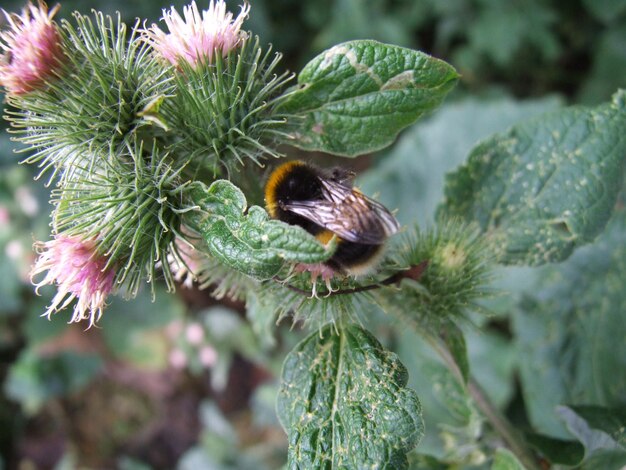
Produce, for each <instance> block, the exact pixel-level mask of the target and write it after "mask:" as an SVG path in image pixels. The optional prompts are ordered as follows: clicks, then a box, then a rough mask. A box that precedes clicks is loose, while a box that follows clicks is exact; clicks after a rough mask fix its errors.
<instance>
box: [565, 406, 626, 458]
mask: <svg viewBox="0 0 626 470" xmlns="http://www.w3.org/2000/svg"><path fill="white" fill-rule="evenodd" d="M558 413H559V415H560V416H561V418H562V419H563V421H564V422H565V425H566V426H567V429H568V430H569V432H570V433H572V434H573V435H574V436H576V437H577V438H578V440H579V441H580V442H582V444H583V445H584V446H585V449H586V451H587V454H592V453H594V452H595V451H596V450H598V449H608V450H615V449H617V450H619V449H620V448H621V450H622V451H624V450H626V411H624V407H623V406H622V407H619V408H605V407H602V406H593V405H582V406H581V405H579V406H560V407H559V408H558Z"/></svg>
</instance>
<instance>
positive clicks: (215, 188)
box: [187, 180, 335, 279]
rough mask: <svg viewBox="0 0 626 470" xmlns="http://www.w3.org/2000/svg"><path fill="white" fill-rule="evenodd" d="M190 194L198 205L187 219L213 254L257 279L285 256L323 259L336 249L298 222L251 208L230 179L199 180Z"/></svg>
mask: <svg viewBox="0 0 626 470" xmlns="http://www.w3.org/2000/svg"><path fill="white" fill-rule="evenodd" d="M189 196H190V197H191V199H192V200H193V201H194V203H195V204H197V205H198V206H199V207H200V210H199V211H192V212H189V213H188V214H187V217H188V221H189V223H190V224H191V226H192V227H194V228H195V229H196V230H197V231H198V232H199V233H200V234H201V235H202V237H203V238H204V240H205V241H206V243H207V247H208V250H209V252H210V253H211V255H213V256H214V257H215V258H216V259H218V260H219V261H220V262H221V263H223V264H225V265H226V266H228V267H231V268H233V269H236V270H238V271H240V272H242V273H244V274H248V275H250V276H253V277H255V278H257V279H269V278H271V277H273V276H274V275H276V274H277V273H278V271H279V270H280V268H281V267H282V265H283V263H284V262H285V261H290V262H300V263H318V262H322V261H325V260H327V259H328V258H329V257H330V256H331V255H332V252H333V250H334V248H335V244H334V243H330V244H329V245H327V246H324V245H322V244H320V243H319V242H318V241H317V240H316V239H315V237H313V236H312V235H310V234H309V233H308V232H306V231H305V230H304V229H302V228H300V227H297V226H295V225H287V224H285V223H283V222H281V221H279V220H272V219H270V218H269V216H268V215H267V213H266V212H265V210H264V209H262V208H261V207H259V206H251V207H247V203H246V198H245V196H244V194H243V193H242V192H241V190H240V189H239V188H237V187H236V186H234V185H233V184H232V183H231V182H229V181H227V180H217V181H215V182H214V183H213V184H211V186H210V187H209V188H207V187H206V186H205V185H204V184H202V183H195V184H194V185H193V186H192V188H191V189H190V191H189Z"/></svg>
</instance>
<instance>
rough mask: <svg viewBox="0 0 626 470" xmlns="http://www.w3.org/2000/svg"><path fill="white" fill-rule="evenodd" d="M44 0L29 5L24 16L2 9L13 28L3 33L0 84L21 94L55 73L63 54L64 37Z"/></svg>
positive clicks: (0, 41)
mask: <svg viewBox="0 0 626 470" xmlns="http://www.w3.org/2000/svg"><path fill="white" fill-rule="evenodd" d="M59 7H60V5H57V6H55V7H54V8H53V9H52V10H51V11H48V7H46V5H45V4H44V3H39V6H35V5H33V4H28V5H27V6H26V7H25V8H24V9H23V10H22V15H21V16H20V15H17V14H15V13H7V12H6V11H5V10H2V12H3V13H4V16H5V17H6V19H7V22H8V23H9V25H10V28H9V29H8V30H7V31H3V32H0V52H1V53H2V55H0V85H2V86H4V87H5V88H6V90H7V91H8V92H9V93H13V94H15V95H21V94H24V93H28V92H30V91H33V90H36V89H37V88H40V87H41V86H42V85H43V84H44V83H45V81H46V79H48V78H50V77H51V76H52V75H53V72H54V70H55V69H56V68H57V67H58V64H59V63H60V61H61V58H62V56H63V51H62V48H61V38H60V36H59V31H58V30H57V27H56V24H55V23H53V22H52V17H53V16H54V15H55V13H56V12H57V11H58V10H59Z"/></svg>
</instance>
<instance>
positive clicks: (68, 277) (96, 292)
mask: <svg viewBox="0 0 626 470" xmlns="http://www.w3.org/2000/svg"><path fill="white" fill-rule="evenodd" d="M35 248H36V249H37V251H38V253H39V259H38V260H37V262H36V263H35V266H34V267H33V270H32V272H31V279H32V278H33V277H34V276H36V275H38V274H40V273H43V272H47V273H46V275H45V277H44V278H43V279H42V280H41V281H39V282H35V281H32V282H33V284H34V285H35V286H36V287H37V288H39V287H41V286H43V285H46V284H56V285H57V294H56V295H55V296H54V298H53V299H52V303H51V304H50V306H49V307H48V310H47V311H46V313H45V315H47V316H48V317H50V315H52V314H53V313H54V312H56V311H58V310H61V309H63V308H65V307H67V306H68V305H69V304H70V303H71V302H72V300H74V299H77V303H76V305H75V307H74V315H73V316H72V319H71V322H79V321H81V320H89V326H90V327H91V326H93V325H94V324H95V323H96V322H97V321H98V319H99V318H100V316H101V315H102V310H103V309H104V307H105V302H106V299H107V297H108V296H109V294H110V293H111V291H112V290H113V285H114V281H115V271H114V270H113V269H111V267H109V266H108V260H107V258H106V257H104V256H101V255H99V254H98V253H97V251H96V241H95V240H82V239H81V238H79V237H68V236H64V235H57V236H56V237H55V238H54V239H52V240H50V241H48V242H46V243H37V244H36V245H35Z"/></svg>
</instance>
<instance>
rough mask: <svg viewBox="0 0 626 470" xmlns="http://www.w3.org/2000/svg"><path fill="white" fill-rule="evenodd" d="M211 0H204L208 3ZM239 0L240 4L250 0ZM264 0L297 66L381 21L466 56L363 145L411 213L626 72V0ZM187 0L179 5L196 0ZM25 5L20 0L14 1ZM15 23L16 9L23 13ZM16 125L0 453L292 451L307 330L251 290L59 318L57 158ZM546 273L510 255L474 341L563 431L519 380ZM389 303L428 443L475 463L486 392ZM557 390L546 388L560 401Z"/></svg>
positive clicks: (405, 42)
mask: <svg viewBox="0 0 626 470" xmlns="http://www.w3.org/2000/svg"><path fill="white" fill-rule="evenodd" d="M206 3H207V2H204V1H203V0H200V1H199V2H198V4H199V6H200V8H203V7H205V6H206ZM228 3H229V5H230V8H231V10H232V11H238V4H237V2H228ZM250 3H251V7H252V8H251V14H250V18H249V20H248V22H247V23H246V25H247V27H248V28H249V29H252V30H253V31H254V32H255V33H256V34H258V35H259V36H260V37H261V39H262V41H264V42H267V43H272V44H273V46H274V49H275V50H276V51H281V52H282V53H283V54H284V61H283V65H284V67H286V68H289V69H291V70H293V71H297V70H299V69H300V68H301V67H302V66H303V65H304V64H305V63H306V62H307V61H308V60H309V59H311V58H312V57H313V56H314V55H315V54H317V53H318V52H320V51H322V50H324V49H326V48H328V47H330V46H332V45H334V44H336V43H338V42H342V41H345V40H349V39H356V38H361V39H365V38H370V39H377V40H380V41H384V42H389V43H394V44H399V45H402V46H407V47H411V48H416V49H420V50H423V51H425V52H428V53H430V54H432V55H435V56H437V57H439V58H442V59H444V60H446V61H448V62H450V63H451V64H452V65H454V66H455V67H456V68H457V69H458V70H459V72H460V73H461V74H462V79H461V81H460V83H459V86H458V87H457V90H456V91H455V92H454V93H453V95H452V97H451V98H449V99H448V100H447V103H446V104H445V105H444V106H443V107H442V108H441V109H440V110H438V111H437V112H436V113H435V114H434V115H433V116H431V117H429V118H427V119H426V120H423V121H422V122H420V123H418V124H417V125H416V126H414V127H413V128H410V129H408V130H406V131H405V132H404V133H403V134H402V135H401V137H400V139H399V141H398V142H397V144H396V145H395V146H394V147H392V148H391V149H387V150H385V151H383V152H381V153H380V154H378V155H373V156H368V157H365V158H363V159H360V160H359V161H360V162H361V163H360V164H359V166H360V167H363V168H369V171H367V172H365V173H364V174H363V175H362V177H361V181H360V183H361V185H362V186H364V187H365V189H366V190H367V192H368V193H374V192H379V193H380V195H381V200H382V201H383V202H385V203H386V204H388V205H389V206H390V207H394V208H398V209H399V217H400V219H401V221H402V222H403V223H412V222H419V223H420V224H428V223H429V222H430V221H431V219H432V214H433V211H434V207H435V205H436V204H437V202H438V201H439V200H440V199H441V195H442V182H443V175H444V174H445V172H447V171H450V170H451V169H453V168H454V167H455V166H456V165H458V164H459V163H460V162H461V161H463V159H464V158H465V157H466V156H467V154H468V153H469V150H470V149H471V147H472V145H473V144H474V143H475V142H476V141H477V140H479V139H481V138H483V137H486V136H487V135H489V134H490V133H492V132H496V131H500V130H503V129H505V128H506V127H507V126H508V125H511V124H512V123H514V122H515V121H517V120H520V119H523V118H525V117H528V116H532V115H535V114H537V113H539V112H542V111H544V110H547V109H553V108H555V107H558V106H562V105H563V104H596V103H600V102H603V101H606V100H608V99H609V98H610V96H611V94H612V93H614V92H615V90H616V89H617V88H618V87H620V86H621V87H626V1H624V0H621V1H620V0H515V1H503V0H316V1H312V0H311V1H310V0H251V1H250ZM174 4H175V5H176V6H177V7H178V8H179V9H180V8H181V7H182V5H184V2H180V1H178V2H175V3H174ZM22 6H23V2H13V1H6V0H3V1H2V4H1V7H2V8H4V9H5V10H7V11H17V10H19V9H20V8H21V7H22ZM169 6H170V4H169V3H162V2H155V1H153V0H143V1H140V0H126V1H120V0H106V1H104V0H103V1H76V0H75V1H65V2H63V4H62V10H61V13H60V15H59V16H64V17H69V15H70V13H71V12H72V11H73V10H75V9H78V10H80V11H81V12H83V13H86V12H88V10H90V9H92V8H95V9H98V10H102V11H104V12H105V13H109V14H113V13H114V12H115V11H118V10H119V11H120V12H121V14H122V18H123V19H124V20H125V21H127V22H133V21H134V18H136V17H140V18H142V19H147V21H148V23H151V22H154V21H157V20H158V19H159V17H160V16H161V9H162V8H165V7H169ZM179 11H180V10H179ZM0 25H2V27H5V26H6V22H5V21H4V18H2V19H0ZM3 106H6V105H5V104H3ZM2 126H3V132H2V133H0V279H1V282H0V380H1V382H2V390H1V394H0V453H1V458H0V468H20V469H31V468H33V469H34V468H37V469H39V468H42V469H46V468H57V469H65V468H76V467H81V468H121V469H150V468H155V469H158V468H181V469H187V468H189V469H192V468H193V469H247V468H249V469H262V468H267V469H273V468H278V467H280V466H281V465H282V464H283V462H284V459H285V453H286V446H287V442H286V438H285V436H284V433H283V431H282V429H281V428H280V426H279V424H278V422H277V420H276V417H275V413H274V399H275V394H276V390H277V379H276V377H277V375H278V374H279V373H280V366H281V361H282V358H283V357H284V355H285V353H286V352H287V351H288V350H289V349H290V348H291V347H293V345H294V344H295V343H296V342H297V341H298V339H299V338H300V337H301V334H300V332H299V331H297V330H295V329H294V330H291V329H290V328H289V325H286V324H283V325H281V326H280V327H279V328H278V331H277V333H276V334H275V336H274V337H269V336H268V334H267V332H256V331H253V329H252V327H251V326H250V325H249V324H248V323H247V322H246V320H245V307H244V305H242V304H239V303H233V302H229V301H226V300H224V301H219V302H218V301H216V300H214V299H212V298H211V297H210V295H209V293H208V292H206V291H205V292H200V291H197V290H195V289H185V288H181V289H180V290H179V292H177V294H176V295H169V294H166V293H165V292H159V295H158V298H157V301H156V302H154V303H152V302H151V301H150V299H149V294H148V292H143V294H142V295H140V296H139V298H138V299H136V300H134V301H130V302H124V301H122V300H120V299H114V300H113V301H112V302H111V305H110V306H109V308H108V309H107V310H106V312H105V315H104V317H103V320H102V322H101V324H100V328H92V329H91V330H88V331H84V326H83V325H67V324H66V321H67V320H68V318H69V314H70V313H69V312H67V311H66V312H62V313H59V314H57V315H56V316H55V317H53V318H52V320H51V321H48V320H46V319H45V318H41V317H40V315H41V313H43V312H44V311H45V306H46V305H48V303H49V300H50V298H51V295H52V292H53V290H52V289H42V290H41V296H39V297H38V296H35V295H34V292H33V287H32V285H31V284H30V281H29V274H28V273H29V269H30V265H31V264H32V262H33V260H34V253H33V251H32V244H33V241H34V240H46V239H47V238H48V236H49V226H48V223H49V209H50V207H49V206H48V199H49V189H48V188H46V186H45V183H47V180H46V179H45V176H44V178H43V179H42V180H39V181H33V177H34V176H35V175H36V169H35V168H29V167H26V166H21V165H18V162H19V160H20V155H19V154H16V153H15V151H16V150H19V149H18V147H17V144H15V143H13V142H11V141H10V135H9V134H8V133H7V132H4V129H5V128H6V123H3V124H2ZM586 256H590V255H589V254H587V255H586ZM536 276H538V274H537V273H536V272H535V271H530V270H507V271H506V272H503V274H502V277H501V280H500V284H501V286H502V287H503V288H504V289H508V290H509V291H510V292H511V294H510V295H506V296H503V297H501V298H499V299H497V301H493V302H492V303H491V305H490V308H491V309H492V311H493V312H495V316H494V317H492V318H491V319H490V320H489V321H488V322H485V323H484V325H483V326H484V329H483V331H482V332H481V333H478V332H476V331H471V332H470V333H469V346H470V355H471V358H472V360H473V361H472V364H473V367H474V373H475V374H476V375H477V377H478V379H479V381H481V382H482V383H483V385H484V386H485V388H486V389H487V392H488V393H489V395H490V396H491V397H492V398H493V399H494V400H495V401H496V402H497V403H498V404H499V405H501V406H502V407H503V408H505V409H506V410H507V412H508V414H509V415H510V417H511V418H512V419H513V420H514V421H515V422H517V423H520V426H523V425H526V424H527V423H528V421H529V420H530V421H532V424H534V425H535V427H539V428H540V429H541V430H542V431H543V432H550V433H551V434H553V435H562V434H563V433H564V430H563V426H562V425H561V424H560V423H559V422H558V420H557V419H556V418H550V417H543V416H542V411H543V409H542V408H536V407H535V408H533V405H532V404H529V403H528V401H525V400H524V398H525V396H524V393H523V391H522V387H521V386H520V381H522V382H524V381H525V380H528V377H529V376H531V374H524V371H523V370H521V368H520V366H519V364H518V359H517V354H518V353H519V351H520V349H519V348H522V347H524V346H525V345H526V346H528V344H527V343H524V333H527V332H528V331H529V330H528V328H531V327H532V328H535V330H533V331H536V330H537V329H538V330H539V331H540V332H541V331H542V330H541V329H542V328H543V329H544V330H546V331H547V330H548V329H549V326H550V324H549V322H550V321H554V320H550V318H549V317H550V316H549V315H548V314H546V317H547V318H546V319H545V320H541V319H539V320H537V319H535V320H537V321H545V323H544V324H540V325H539V326H538V325H536V324H533V325H530V326H528V324H527V322H524V321H522V320H523V318H525V317H520V316H519V315H520V314H516V315H518V316H517V317H515V318H517V321H514V315H513V313H514V312H518V311H521V312H523V311H524V308H527V306H528V299H527V298H526V297H525V296H526V293H527V291H528V290H530V289H532V285H533V282H534V279H535V277H536ZM519 299H526V301H525V303H524V302H522V303H518V300H519ZM520 305H522V306H521V307H520ZM370 320H371V324H368V325H367V326H368V328H370V329H372V330H375V331H376V334H377V336H378V337H379V338H381V339H382V340H383V341H384V342H386V343H387V345H388V346H389V347H392V348H394V349H395V350H397V351H399V353H400V356H401V359H402V360H403V362H405V364H406V365H407V367H408V368H409V371H410V374H411V378H412V385H413V386H415V387H416V388H417V389H418V392H419V394H420V397H421V399H422V401H423V403H424V408H425V409H426V423H427V429H428V430H427V437H426V439H425V441H424V442H423V444H422V445H421V446H420V448H419V449H418V450H419V451H420V452H426V453H430V454H433V455H438V456H445V457H446V458H447V459H448V460H454V459H456V461H457V462H459V463H460V465H461V468H466V467H467V468H473V467H476V468H480V466H481V465H482V464H483V463H484V459H482V458H481V455H483V454H481V447H480V445H478V444H477V443H476V442H477V440H478V436H477V435H476V433H477V431H476V427H477V426H478V425H477V424H476V423H478V422H479V420H478V418H477V416H476V411H475V410H474V409H473V407H472V406H471V405H469V404H468V403H466V401H465V398H464V396H462V394H460V392H458V391H456V390H454V387H453V385H451V384H450V383H448V382H447V380H448V379H447V378H446V377H445V371H443V370H442V369H443V368H442V366H441V364H440V363H439V362H438V361H437V360H435V359H434V358H433V356H432V353H430V352H429V351H428V350H427V348H425V347H424V346H423V345H420V343H419V341H417V340H416V339H415V337H414V336H412V335H411V336H409V335H401V334H398V333H397V332H396V330H394V329H393V328H390V325H389V319H388V318H385V316H384V315H382V314H381V313H379V312H373V313H372V314H371V317H370ZM257 333H260V334H257ZM577 334H578V335H581V334H582V333H581V332H577ZM405 336H406V337H405ZM580 341H584V338H582V339H580ZM536 359H537V360H538V361H541V360H546V361H548V359H550V360H553V359H554V358H545V357H544V358H541V357H538V358H536ZM572 380H573V381H577V380H578V381H579V380H580V377H574V378H573V379H572ZM435 384H438V385H439V386H440V387H438V388H437V387H435V386H434V385H435ZM442 384H443V385H444V387H443V388H444V395H445V397H444V398H442V395H441V385H442ZM563 386H564V387H566V386H567V383H564V384H563ZM436 389H437V390H438V391H439V394H438V392H437V390H436ZM557 398H558V399H562V398H563V397H562V396H561V395H559V396H558V397H556V398H555V400H556V399H557ZM547 401H548V403H545V404H544V403H542V404H540V405H541V406H546V407H549V406H553V405H554V404H555V403H558V402H555V403H551V402H550V400H547ZM451 403H454V406H451ZM545 409H546V410H548V409H549V408H545ZM547 413H548V414H551V411H548V412H547ZM537 417H540V418H539V423H538V421H537V419H538V418H537ZM442 423H443V424H445V426H447V427H444V428H442V427H441V424H442ZM451 442H452V443H453V444H451ZM451 449H453V450H451ZM453 454H454V455H453ZM483 457H484V455H483Z"/></svg>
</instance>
